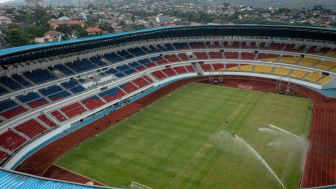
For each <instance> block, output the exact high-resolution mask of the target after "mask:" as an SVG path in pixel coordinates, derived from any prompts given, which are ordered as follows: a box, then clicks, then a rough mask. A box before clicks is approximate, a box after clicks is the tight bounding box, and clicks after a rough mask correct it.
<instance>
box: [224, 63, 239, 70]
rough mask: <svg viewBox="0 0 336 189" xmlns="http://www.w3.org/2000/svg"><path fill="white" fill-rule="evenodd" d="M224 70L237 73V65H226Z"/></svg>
mask: <svg viewBox="0 0 336 189" xmlns="http://www.w3.org/2000/svg"><path fill="white" fill-rule="evenodd" d="M226 70H228V71H238V65H237V64H226Z"/></svg>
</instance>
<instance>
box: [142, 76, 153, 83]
mask: <svg viewBox="0 0 336 189" xmlns="http://www.w3.org/2000/svg"><path fill="white" fill-rule="evenodd" d="M143 78H144V79H145V80H146V81H147V82H148V83H153V80H152V79H151V78H149V77H148V76H147V75H144V76H143Z"/></svg>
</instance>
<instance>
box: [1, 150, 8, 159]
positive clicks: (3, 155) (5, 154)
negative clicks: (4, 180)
mask: <svg viewBox="0 0 336 189" xmlns="http://www.w3.org/2000/svg"><path fill="white" fill-rule="evenodd" d="M7 156H8V154H7V153H6V152H3V151H1V150H0V162H2V161H3V160H5V159H6V157H7Z"/></svg>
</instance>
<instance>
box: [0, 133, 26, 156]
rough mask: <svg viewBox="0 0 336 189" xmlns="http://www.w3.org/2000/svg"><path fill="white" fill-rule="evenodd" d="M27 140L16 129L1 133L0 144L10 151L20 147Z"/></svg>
mask: <svg viewBox="0 0 336 189" xmlns="http://www.w3.org/2000/svg"><path fill="white" fill-rule="evenodd" d="M26 141H27V140H26V139H25V138H23V137H22V136H20V135H18V134H16V133H15V132H14V131H11V130H9V131H6V132H4V133H2V134H1V135H0V145H1V146H2V147H4V148H6V149H8V150H10V151H14V150H15V149H17V148H19V147H20V146H21V145H22V144H23V143H25V142H26Z"/></svg>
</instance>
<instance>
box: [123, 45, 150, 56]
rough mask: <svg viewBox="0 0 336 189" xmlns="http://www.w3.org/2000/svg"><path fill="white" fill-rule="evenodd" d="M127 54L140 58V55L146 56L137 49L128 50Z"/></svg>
mask: <svg viewBox="0 0 336 189" xmlns="http://www.w3.org/2000/svg"><path fill="white" fill-rule="evenodd" d="M128 52H130V53H132V54H133V55H135V56H142V55H145V54H147V53H146V52H144V51H143V50H141V49H140V48H139V47H136V48H131V49H128Z"/></svg>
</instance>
